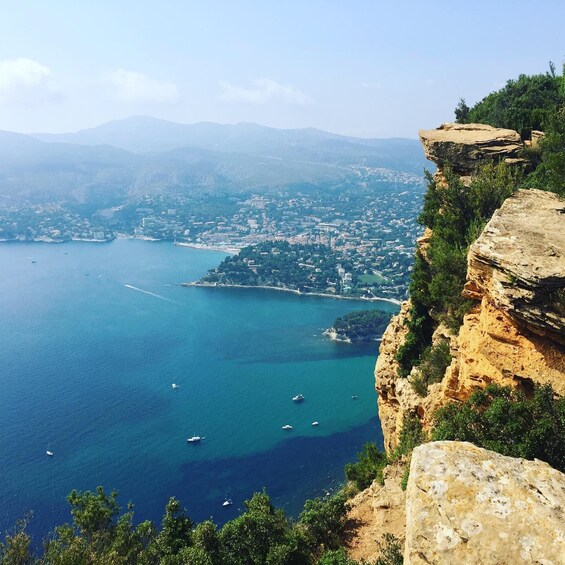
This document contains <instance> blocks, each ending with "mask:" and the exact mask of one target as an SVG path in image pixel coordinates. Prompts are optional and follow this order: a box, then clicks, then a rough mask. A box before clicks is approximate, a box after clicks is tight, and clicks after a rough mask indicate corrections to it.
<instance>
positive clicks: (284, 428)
mask: <svg viewBox="0 0 565 565" xmlns="http://www.w3.org/2000/svg"><path fill="white" fill-rule="evenodd" d="M282 429H283V430H292V426H291V425H290V424H285V425H284V426H283V427H282Z"/></svg>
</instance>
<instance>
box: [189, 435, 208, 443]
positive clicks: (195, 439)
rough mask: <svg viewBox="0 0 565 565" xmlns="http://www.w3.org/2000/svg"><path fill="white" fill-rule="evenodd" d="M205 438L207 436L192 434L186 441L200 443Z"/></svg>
mask: <svg viewBox="0 0 565 565" xmlns="http://www.w3.org/2000/svg"><path fill="white" fill-rule="evenodd" d="M203 439H206V438H205V437H204V436H192V437H189V438H188V439H187V440H186V441H187V442H188V443H199V442H201V441H202V440H203Z"/></svg>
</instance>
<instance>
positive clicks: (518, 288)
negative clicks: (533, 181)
mask: <svg viewBox="0 0 565 565" xmlns="http://www.w3.org/2000/svg"><path fill="white" fill-rule="evenodd" d="M464 295H466V296H467V297H469V298H474V299H476V300H481V299H482V298H483V297H484V296H487V297H488V298H489V300H490V302H491V303H493V304H494V305H495V306H496V307H497V308H498V309H500V310H502V311H504V312H505V313H506V314H508V315H510V316H511V317H512V318H514V319H516V320H518V321H519V322H522V323H523V324H524V325H525V326H526V327H527V328H528V329H529V330H531V331H533V332H535V333H537V334H539V335H542V336H547V337H549V338H551V339H554V340H556V341H558V342H560V343H565V201H564V200H562V199H560V198H559V197H558V196H557V195H556V194H553V193H550V192H544V191H541V190H519V191H517V192H516V194H514V195H513V196H511V197H510V198H508V199H507V200H506V201H505V202H504V204H503V205H502V207H501V208H500V209H499V210H497V211H496V212H495V213H494V215H493V217H492V218H491V220H490V221H489V223H488V224H487V226H486V227H485V229H484V230H483V232H482V234H481V236H480V237H479V238H478V239H477V241H476V242H475V243H473V245H472V246H471V249H470V251H469V255H468V270H467V284H466V285H465V292H464Z"/></svg>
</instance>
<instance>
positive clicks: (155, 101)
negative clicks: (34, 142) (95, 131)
mask: <svg viewBox="0 0 565 565" xmlns="http://www.w3.org/2000/svg"><path fill="white" fill-rule="evenodd" d="M0 14H1V17H0V130H9V131H17V132H22V133H32V132H52V133H60V132H70V131H77V130H79V129H84V128H89V127H94V126H96V125H99V124H101V123H103V122H107V121H110V120H115V119H121V118H125V117H128V116H132V115H149V116H154V117H157V118H162V119H166V120H171V121H174V122H180V123H195V122H202V121H211V122H219V123H238V122H255V123H259V124H262V125H266V126H272V127H277V128H302V127H316V128H319V129H323V130H326V131H331V132H335V133H339V134H344V135H352V136H358V137H375V138H383V137H410V138H416V137H417V132H418V130H419V129H429V128H434V127H437V126H439V125H440V124H441V123H443V122H448V121H453V119H454V118H453V109H454V108H455V106H456V105H457V103H458V101H459V99H460V98H462V97H463V98H465V99H466V101H467V103H468V104H470V105H472V104H473V103H475V102H476V101H478V100H480V99H481V98H483V97H484V96H485V95H487V94H488V93H489V92H492V91H493V90H496V89H498V88H500V87H502V86H504V84H505V83H506V81H507V80H508V79H511V78H517V77H518V76H519V75H520V74H521V73H525V74H534V73H543V72H546V71H548V70H549V61H553V62H554V63H555V64H556V66H557V69H558V70H560V69H561V66H562V64H563V62H564V61H565V43H564V42H563V22H564V21H565V2H562V0H559V1H552V0H548V1H545V0H538V2H535V3H533V2H531V0H528V1H524V0H496V1H493V0H475V1H474V2H462V1H461V2H458V1H456V0H455V1H454V0H449V1H448V0H445V1H435V0H426V1H424V0H413V1H407V0H397V1H394V2H392V1H390V2H389V1H381V0H339V1H338V0H199V1H194V0H160V1H155V0H135V1H133V0H96V1H94V0H80V1H77V0H48V1H47V0H0Z"/></svg>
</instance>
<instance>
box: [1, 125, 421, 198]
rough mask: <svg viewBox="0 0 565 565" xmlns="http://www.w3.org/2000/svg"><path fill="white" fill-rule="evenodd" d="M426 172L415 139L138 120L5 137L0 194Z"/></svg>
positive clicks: (119, 194)
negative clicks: (373, 137)
mask: <svg viewBox="0 0 565 565" xmlns="http://www.w3.org/2000/svg"><path fill="white" fill-rule="evenodd" d="M424 166H425V160H424V157H423V154H422V150H421V148H420V146H419V143H418V142H417V141H415V140H409V139H390V140H386V139H385V140H375V139H373V140H365V139H356V138H349V137H344V136H339V135H334V134H331V133H327V132H323V131H319V130H316V129H311V128H310V129H302V130H277V129H274V128H267V127H263V126H258V125H255V124H237V125H220V124H212V123H200V124H193V125H183V124H175V123H172V122H167V121H164V120H158V119H155V118H147V117H133V118H128V119H125V120H120V121H113V122H108V123H106V124H102V125H101V126H99V127H96V128H92V129H88V130H82V131H79V132H76V133H69V134H57V135H53V134H37V135H33V136H31V135H22V134H16V133H11V132H0V196H10V197H12V198H16V199H17V198H25V199H27V200H30V201H39V202H43V201H50V200H53V199H55V200H62V201H70V202H75V203H86V202H89V203H91V204H92V205H94V206H96V205H100V206H108V205H112V204H115V203H118V202H120V201H123V200H124V199H125V198H127V197H128V196H133V195H137V194H146V193H147V194H150V193H166V192H171V193H176V194H187V193H194V192H241V191H247V190H253V191H265V190H273V189H275V190H280V189H284V190H292V189H293V187H301V189H304V188H308V187H314V188H315V187H319V188H321V187H323V188H324V189H339V188H340V187H343V186H350V187H351V186H359V187H363V186H364V184H365V183H366V182H367V180H369V181H370V182H372V181H379V180H382V179H385V178H386V179H387V180H389V181H390V180H391V178H395V175H398V174H399V173H408V174H416V175H418V176H420V175H421V173H422V170H423V168H424ZM376 169H379V170H376ZM380 169H385V170H384V171H383V170H380Z"/></svg>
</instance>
